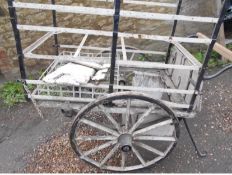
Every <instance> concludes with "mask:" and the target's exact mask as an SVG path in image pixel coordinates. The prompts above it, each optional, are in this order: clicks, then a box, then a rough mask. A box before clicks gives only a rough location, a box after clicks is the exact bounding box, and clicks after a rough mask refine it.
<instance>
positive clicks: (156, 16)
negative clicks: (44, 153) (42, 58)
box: [13, 2, 218, 23]
mask: <svg viewBox="0 0 232 175" xmlns="http://www.w3.org/2000/svg"><path fill="white" fill-rule="evenodd" d="M13 5H14V7H17V8H29V9H40V10H56V11H57V12H63V13H78V14H86V15H103V16H113V15H114V9H105V8H94V7H80V6H67V5H52V4H38V3H22V2H14V3H13ZM120 16H121V17H126V18H137V19H149V20H166V21H173V20H178V21H192V22H202V23H217V22H218V18H212V17H199V16H184V15H172V14H161V13H149V12H137V11H126V10H121V12H120Z"/></svg>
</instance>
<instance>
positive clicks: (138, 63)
mask: <svg viewBox="0 0 232 175" xmlns="http://www.w3.org/2000/svg"><path fill="white" fill-rule="evenodd" d="M117 64H118V65H120V66H121V67H133V68H146V69H153V68H155V69H179V70H199V68H200V67H198V66H186V65H176V64H164V63H156V62H145V61H123V60H118V61H117Z"/></svg>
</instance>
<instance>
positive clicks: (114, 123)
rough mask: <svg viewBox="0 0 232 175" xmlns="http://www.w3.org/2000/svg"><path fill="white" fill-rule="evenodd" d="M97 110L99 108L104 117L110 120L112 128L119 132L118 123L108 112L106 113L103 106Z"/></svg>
mask: <svg viewBox="0 0 232 175" xmlns="http://www.w3.org/2000/svg"><path fill="white" fill-rule="evenodd" d="M99 108H100V110H101V111H102V112H103V113H104V114H105V115H106V117H107V118H108V119H109V120H110V122H111V123H112V124H113V125H114V127H115V128H116V129H117V130H118V131H120V126H119V125H118V123H117V122H116V121H115V120H114V118H113V117H112V115H111V114H110V113H109V112H107V111H106V110H105V107H104V106H103V105H100V106H99Z"/></svg>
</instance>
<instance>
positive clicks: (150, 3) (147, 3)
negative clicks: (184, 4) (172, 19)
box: [93, 0, 177, 8]
mask: <svg viewBox="0 0 232 175" xmlns="http://www.w3.org/2000/svg"><path fill="white" fill-rule="evenodd" d="M93 1H98V2H114V0H93ZM122 3H124V4H135V5H145V6H158V7H170V8H176V7H177V4H174V3H163V2H154V1H141V0H140V1H135V0H124V1H122Z"/></svg>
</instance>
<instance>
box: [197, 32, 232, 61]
mask: <svg viewBox="0 0 232 175" xmlns="http://www.w3.org/2000/svg"><path fill="white" fill-rule="evenodd" d="M197 36H198V37H199V38H205V39H207V38H208V37H207V36H205V35H204V34H202V33H197ZM213 49H214V50H215V51H216V52H218V53H219V54H220V55H222V56H223V57H224V58H225V59H227V60H229V61H232V51H231V50H229V49H227V48H226V47H225V46H223V45H221V44H219V43H216V44H215V45H214V48H213Z"/></svg>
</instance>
